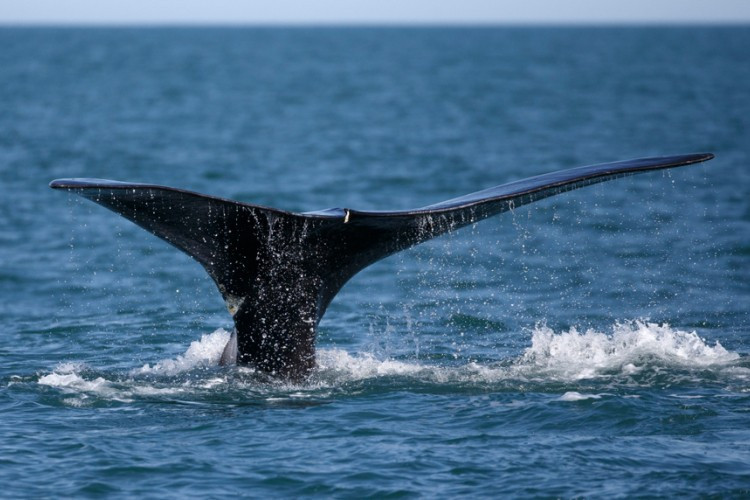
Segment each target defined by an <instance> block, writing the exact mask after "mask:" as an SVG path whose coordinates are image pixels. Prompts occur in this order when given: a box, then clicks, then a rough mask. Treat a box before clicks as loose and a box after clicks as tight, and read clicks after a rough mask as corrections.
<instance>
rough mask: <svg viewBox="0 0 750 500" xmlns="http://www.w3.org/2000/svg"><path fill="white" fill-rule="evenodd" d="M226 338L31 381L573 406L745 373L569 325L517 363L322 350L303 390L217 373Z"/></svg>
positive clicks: (626, 335) (637, 336)
mask: <svg viewBox="0 0 750 500" xmlns="http://www.w3.org/2000/svg"><path fill="white" fill-rule="evenodd" d="M229 335H230V334H229V332H227V331H226V330H224V329H218V330H216V331H214V332H212V333H210V334H206V335H203V336H202V337H201V338H200V340H196V341H194V342H192V343H191V344H190V346H189V347H188V349H187V350H186V351H185V353H184V354H182V355H179V356H177V357H176V358H174V359H165V360H162V361H159V362H157V363H155V364H153V365H151V364H146V365H144V366H142V367H140V368H136V369H132V370H130V371H128V372H127V373H115V374H112V373H98V372H96V371H94V370H91V369H89V368H88V367H87V366H85V365H82V364H75V363H65V364H61V365H59V366H57V367H56V368H55V369H54V370H53V372H52V373H50V374H47V375H43V376H41V377H40V378H39V379H38V383H39V384H40V385H44V386H49V387H54V388H57V389H59V390H61V391H62V392H63V393H64V394H68V395H70V394H72V395H74V396H75V395H77V396H78V399H74V400H72V401H70V403H71V404H85V400H86V399H87V398H94V399H96V398H102V399H106V400H111V401H132V400H133V399H135V398H143V397H178V396H180V395H182V396H184V397H186V398H190V397H191V395H192V396H199V395H201V394H202V395H208V394H212V393H214V394H215V393H222V392H224V393H226V392H227V391H228V392H232V391H234V392H235V393H237V391H239V393H241V394H242V395H244V396H248V397H254V396H259V397H265V398H267V399H269V400H270V399H273V398H275V397H277V396H279V395H285V396H291V397H307V396H314V395H316V394H318V395H319V394H320V391H321V390H331V389H338V390H343V391H346V388H347V387H348V386H350V385H351V383H361V382H373V383H377V382H382V384H383V386H384V390H387V389H388V387H389V386H390V387H393V386H394V385H398V386H399V387H401V386H403V385H404V384H406V385H407V386H408V385H409V384H414V383H418V384H428V385H433V386H440V387H445V386H454V387H455V388H456V390H460V388H465V387H467V386H468V387H476V388H480V389H483V390H492V389H493V388H494V389H497V390H508V389H511V390H518V391H534V390H537V391H544V390H550V391H560V392H564V393H563V394H562V396H561V397H560V398H559V400H561V401H579V400H585V399H596V398H598V397H599V396H598V395H597V394H589V393H585V392H584V393H582V392H579V391H578V390H574V389H577V388H579V387H578V386H577V385H576V384H580V383H582V382H586V383H600V384H601V383H602V381H604V383H605V384H609V386H608V387H610V388H611V384H612V383H614V384H620V383H621V384H623V385H632V384H633V383H635V384H637V385H641V386H643V385H646V386H653V385H657V386H658V385H664V386H665V387H666V386H670V385H673V384H675V383H680V382H681V381H683V382H684V381H685V380H688V379H689V380H692V381H698V382H700V378H701V376H702V375H701V374H702V373H704V372H705V371H706V370H708V371H709V372H710V373H711V378H712V379H715V378H716V377H717V376H724V377H728V378H729V379H731V380H732V381H733V382H735V383H736V382H738V381H739V382H741V383H742V385H743V386H745V387H746V386H748V385H750V367H748V366H747V363H744V362H743V357H742V356H740V354H738V353H736V352H732V351H729V350H727V349H725V348H724V347H723V346H722V345H721V344H720V343H719V342H716V343H714V344H713V345H709V343H708V342H707V341H706V340H705V339H702V338H701V337H700V336H699V335H698V334H697V333H696V332H685V331H681V330H679V329H675V328H672V327H670V326H669V325H666V324H656V323H649V322H645V321H629V322H622V323H617V324H615V325H614V326H613V327H612V328H611V331H610V332H607V333H605V332H599V331H595V330H587V331H585V332H579V331H578V330H576V329H575V328H571V329H570V330H568V331H563V332H555V331H553V330H552V329H551V328H549V327H547V326H545V325H538V326H536V327H535V328H533V329H532V330H531V345H530V346H529V347H528V348H526V349H525V350H524V351H523V352H522V353H521V354H520V355H519V356H517V357H515V358H511V359H506V360H500V361H495V362H483V363H479V362H476V361H470V360H463V361H462V360H458V361H457V362H455V363H452V364H444V363H443V364H436V363H430V362H425V361H421V360H396V359H390V358H386V359H382V358H379V357H377V356H375V355H373V354H371V353H361V354H351V353H348V352H346V351H344V350H341V349H319V351H318V354H317V364H318V367H317V369H316V370H315V372H314V373H313V375H312V376H311V377H310V379H309V380H308V381H307V382H305V383H304V384H302V385H295V384H289V383H284V382H280V381H275V380H273V379H269V378H268V377H266V376H265V375H263V374H260V373H256V372H255V371H254V370H253V369H252V368H246V367H229V368H227V367H224V368H222V367H217V366H216V365H217V363H218V360H219V357H220V356H221V353H222V350H223V349H224V345H225V344H226V342H227V341H228V339H229ZM659 377H661V379H660V378H659ZM551 384H554V386H553V385H551ZM560 384H562V386H560ZM566 384H567V386H566ZM566 388H567V389H570V390H565V389H566ZM235 395H237V394H235Z"/></svg>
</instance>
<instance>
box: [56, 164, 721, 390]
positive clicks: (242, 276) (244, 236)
mask: <svg viewBox="0 0 750 500" xmlns="http://www.w3.org/2000/svg"><path fill="white" fill-rule="evenodd" d="M711 158H713V155H711V154H691V155H680V156H669V157H658V158H643V159H637V160H628V161H623V162H617V163H608V164H601V165H592V166H586V167H579V168H574V169H570V170H563V171H559V172H553V173H549V174H544V175H540V176H537V177H531V178H529V179H524V180H521V181H516V182H512V183H509V184H504V185H501V186H497V187H494V188H490V189H486V190H483V191H479V192H476V193H472V194H469V195H466V196H462V197H460V198H455V199H452V200H448V201H445V202H441V203H437V204H434V205H429V206H427V207H423V208H420V209H415V210H405V211H383V212H361V211H356V210H349V209H340V208H336V209H329V210H322V211H318V212H307V213H303V214H297V213H291V212H285V211H283V210H277V209H273V208H267V207H262V206H257V205H250V204H246V203H239V202H235V201H231V200H225V199H221V198H216V197H211V196H206V195H202V194H199V193H194V192H190V191H184V190H180V189H175V188H170V187H164V186H155V185H149V184H134V183H123V182H117V181H109V180H102V179H59V180H55V181H53V182H52V183H50V187H52V188H54V189H63V190H67V191H71V192H74V193H76V194H79V195H81V196H84V197H86V198H88V199H90V200H92V201H94V202H96V203H98V204H100V205H103V206H105V207H107V208H109V209H110V210H112V211H114V212H117V213H118V214H120V215H122V216H123V217H125V218H127V219H130V220H131V221H133V222H134V223H136V224H138V225H139V226H141V227H142V228H144V229H146V230H147V231H150V232H151V233H153V234H155V235H157V236H159V237H160V238H162V239H164V240H166V241H168V242H169V243H171V244H172V245H174V246H176V247H177V248H179V249H180V250H182V251H184V252H185V253H187V254H188V255H190V256H191V257H193V258H194V259H195V260H197V261H198V262H200V263H201V265H203V267H204V268H205V269H206V271H207V272H208V274H209V275H210V276H211V278H213V280H214V282H215V283H216V284H217V286H218V288H219V291H220V292H221V294H222V295H223V297H224V299H225V301H226V302H227V307H228V308H229V310H230V313H232V314H233V319H234V324H235V335H236V342H237V346H236V362H237V363H238V364H243V365H252V366H254V367H255V368H256V369H258V370H261V371H264V372H267V373H269V374H271V375H273V376H277V377H280V378H284V379H291V380H301V379H304V378H305V377H306V376H307V375H308V374H309V373H310V371H311V370H313V369H314V367H315V337H316V331H317V327H318V324H319V323H320V320H321V318H322V317H323V314H324V313H325V311H326V309H327V307H328V305H329V304H330V303H331V301H332V300H333V298H334V297H335V296H336V294H337V293H338V291H339V290H340V289H341V287H342V286H343V285H344V284H345V283H346V282H347V281H348V280H349V279H350V278H351V277H352V276H354V275H355V274H356V273H357V272H359V271H361V270H362V269H364V268H365V267H367V266H368V265H370V264H372V263H374V262H376V261H378V260H380V259H383V258H385V257H387V256H389V255H391V254H393V253H396V252H399V251H401V250H404V249H406V248H409V247H411V246H413V245H416V244H418V243H421V242H423V241H426V240H428V239H431V238H434V237H436V236H439V235H441V234H444V233H446V232H449V231H453V230H455V229H459V228H461V227H464V226H466V225H469V224H473V223H475V222H477V221H479V220H482V219H485V218H487V217H490V216H493V215H496V214H499V213H502V212H505V211H507V210H510V209H513V208H514V207H519V206H521V205H525V204H527V203H531V202H534V201H537V200H541V199H543V198H547V197H549V196H553V195H555V194H558V193H562V192H565V191H570V190H572V189H577V188H579V187H583V186H586V185H589V184H596V183H599V182H604V181H607V180H611V179H615V178H617V177H624V176H628V175H633V174H638V173H643V172H649V171H652V170H660V169H666V168H673V167H680V166H685V165H691V164H694V163H699V162H703V161H706V160H710V159H711ZM225 354H226V353H225ZM225 359H226V357H225Z"/></svg>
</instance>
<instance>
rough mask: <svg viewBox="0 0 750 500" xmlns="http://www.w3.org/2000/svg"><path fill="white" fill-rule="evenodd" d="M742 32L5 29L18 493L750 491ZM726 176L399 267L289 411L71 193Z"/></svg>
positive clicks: (211, 320)
mask: <svg viewBox="0 0 750 500" xmlns="http://www.w3.org/2000/svg"><path fill="white" fill-rule="evenodd" d="M748 46H750V30H748V29H747V28H746V27H735V28H707V27H684V28H660V27H649V28H607V29H604V28H481V29H480V28H462V29H452V28H430V29H415V28H398V29H396V28H357V29H344V28H316V29H303V28H232V29H219V28H216V29H214V28H212V29H204V28H189V29H188V28H184V29H165V28H106V29H93V28H90V29H82V28H62V29H53V28H3V29H0V102H1V103H2V104H0V182H1V183H2V184H1V185H2V189H3V195H2V196H1V197H0V284H1V285H2V288H0V293H1V294H2V295H1V296H0V299H1V300H0V324H2V330H3V332H2V335H0V359H2V367H1V368H0V388H1V389H0V416H1V418H0V484H2V485H3V489H2V492H1V493H0V495H3V496H8V497H19V496H34V497H37V496H76V497H86V496H113V497H131V496H146V497H158V498H164V497H180V498H184V497H207V496H225V495H241V496H248V497H268V496H322V497H331V496H333V497H363V496H370V497H386V496H389V497H405V498H409V497H455V496H480V497H497V496H546V497H574V496H592V497H605V496H607V497H608V496H620V497H623V496H627V497H630V496H678V495H681V496H704V495H710V494H716V495H718V496H734V497H741V496H746V495H750V430H749V429H750V361H748V359H749V358H748V352H750V314H749V313H748V309H749V306H750V201H749V200H750V196H749V195H750V149H749V147H750V146H749V145H750V92H748V87H747V82H750V52H748V50H747V47H748ZM703 151H706V152H713V153H715V154H716V159H715V160H713V161H711V162H708V163H706V164H701V165H697V166H691V167H686V168H681V169H677V170H673V171H666V172H655V173H650V174H645V175H641V176H636V177H630V178H626V179H618V180H616V181H613V182H610V183H605V184H600V185H596V186H591V187H587V188H584V189H581V190H578V191H573V192H569V193H564V194H562V195H560V196H558V197H555V198H550V199H547V200H544V201H541V202H538V203H536V204H532V205H528V206H525V207H520V208H518V209H515V210H514V211H512V212H509V213H505V214H502V215H501V216H498V217H496V218H492V219H489V220H487V221H484V222H481V223H479V224H477V225H475V226H474V227H469V228H465V229H463V230H461V231H458V232H456V233H453V234H450V235H447V236H445V237H442V238H439V239H437V240H435V241H431V242H428V243H426V244H424V245H422V246H420V247H417V248H414V249H411V250H409V251H407V252H404V253H402V254H400V255H396V256H393V257H390V258H388V259H385V260H383V261H381V262H379V263H376V264H375V265H373V266H371V267H370V268H368V269H366V270H365V271H364V272H362V273H361V274H359V275H357V276H355V277H354V278H353V279H352V280H351V281H350V282H349V283H348V284H347V285H346V286H345V287H344V289H343V290H342V291H341V293H340V294H339V296H338V297H337V298H336V299H335V300H334V301H333V303H332V304H331V306H330V308H329V310H328V312H327V313H326V315H325V317H324V319H323V321H322V323H321V325H320V332H319V338H318V343H317V344H318V348H319V349H318V353H317V366H318V367H317V369H316V370H315V372H314V373H313V374H312V375H311V377H310V378H309V380H307V381H305V382H302V383H289V382H284V381H279V380H275V379H273V378H269V377H268V376H267V375H265V374H263V373H258V372H256V371H254V370H253V369H252V367H219V366H217V361H218V358H219V357H220V355H221V351H222V349H223V347H224V344H225V343H226V341H227V340H228V338H229V331H231V328H232V323H231V318H230V316H229V315H228V313H227V312H226V309H225V307H224V305H223V303H222V301H221V298H220V295H219V293H218V292H217V290H216V289H215V286H214V285H213V283H212V282H211V280H210V278H209V277H208V276H207V275H206V274H205V272H204V271H203V270H202V269H201V268H200V266H199V265H198V264H197V263H196V262H194V261H192V260H191V259H190V258H189V257H187V256H185V255H183V254H181V253H180V252H179V251H177V250H175V249H174V248H172V247H170V246H169V245H168V244H166V243H164V242H162V241H160V240H158V239H157V238H155V237H153V236H152V235H150V234H148V233H146V232H145V231H143V230H141V229H139V228H137V227H135V226H133V225H132V224H130V223H129V222H127V221H125V220H124V219H121V218H119V217H118V216H116V215H114V214H112V213H111V212H108V211H107V210H105V209H103V208H101V207H98V206H95V205H94V204H91V203H89V202H87V201H85V200H82V199H77V198H76V197H75V196H72V195H66V194H65V193H61V192H56V191H52V190H50V189H49V188H48V187H47V184H48V182H49V181H51V180H52V179H55V178H59V177H100V178H110V179H116V180H124V181H137V182H148V183H159V184H165V185H170V186H175V187H180V188H185V189H191V190H196V191H200V192H205V193H208V194H212V195H216V196H222V197H227V198H232V199H237V200H241V201H245V202H249V203H257V204H261V205H268V206H274V207H278V208H282V209H286V210H291V211H310V210H316V209H324V208H328V207H334V206H338V207H348V208H353V209H360V210H368V209H372V210H377V209H406V208H415V207H420V206H425V205H429V204H433V203H437V202H439V201H442V200H445V199H449V198H454V197H456V196H460V195H463V194H466V193H469V192H472V191H477V190H480V189H484V188H487V187H491V186H494V185H497V184H501V183H504V182H510V181H514V180H518V179H521V178H524V177H528V176H533V175H537V174H542V173H546V172H550V171H554V170H559V169H564V168H569V167H575V166H580V165H585V164H592V163H598V162H607V161H615V160H620V159H628V158H634V157H642V156H653V155H662V154H676V153H689V152H703Z"/></svg>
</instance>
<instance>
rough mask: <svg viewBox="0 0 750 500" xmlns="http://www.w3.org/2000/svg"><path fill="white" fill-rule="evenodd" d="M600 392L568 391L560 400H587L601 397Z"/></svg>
mask: <svg viewBox="0 0 750 500" xmlns="http://www.w3.org/2000/svg"><path fill="white" fill-rule="evenodd" d="M601 398H602V397H601V395H599V394H581V393H580V392H576V391H568V392H566V393H565V394H563V395H562V396H560V397H559V398H557V400H558V401H585V400H587V399H601Z"/></svg>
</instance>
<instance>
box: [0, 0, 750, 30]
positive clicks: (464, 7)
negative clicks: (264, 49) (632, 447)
mask: <svg viewBox="0 0 750 500" xmlns="http://www.w3.org/2000/svg"><path fill="white" fill-rule="evenodd" d="M727 22H729V23H750V0H514V1H505V0H0V24H485V23H486V24H540V23H543V24H547V23H552V24H644V23H660V24H661V23H727Z"/></svg>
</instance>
